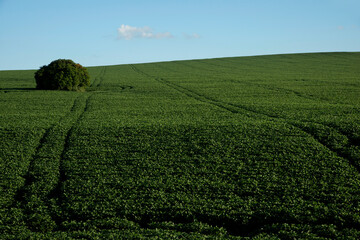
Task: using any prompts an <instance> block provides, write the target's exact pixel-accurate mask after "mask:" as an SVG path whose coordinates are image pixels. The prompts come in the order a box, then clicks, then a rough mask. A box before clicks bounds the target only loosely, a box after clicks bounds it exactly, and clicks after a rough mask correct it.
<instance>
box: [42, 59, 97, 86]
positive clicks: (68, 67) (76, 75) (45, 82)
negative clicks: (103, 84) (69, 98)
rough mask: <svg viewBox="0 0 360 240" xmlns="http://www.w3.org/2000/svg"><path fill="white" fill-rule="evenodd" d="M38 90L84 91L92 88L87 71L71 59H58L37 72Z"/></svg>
mask: <svg viewBox="0 0 360 240" xmlns="http://www.w3.org/2000/svg"><path fill="white" fill-rule="evenodd" d="M35 80H36V88H37V89H43V90H73V91H83V90H85V88H86V87H88V86H90V76H89V73H88V71H87V69H86V68H85V67H83V66H81V65H80V64H77V63H74V62H73V61H72V60H69V59H58V60H55V61H53V62H51V63H50V64H49V65H45V66H42V67H41V68H40V69H39V70H38V71H36V72H35Z"/></svg>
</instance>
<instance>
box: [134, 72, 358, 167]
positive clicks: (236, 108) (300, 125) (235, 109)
mask: <svg viewBox="0 0 360 240" xmlns="http://www.w3.org/2000/svg"><path fill="white" fill-rule="evenodd" d="M131 67H132V69H133V70H134V71H135V72H137V73H139V74H141V75H144V76H146V77H148V78H151V79H154V80H156V81H158V82H160V83H163V84H165V85H167V86H169V87H171V88H173V89H175V90H177V91H179V92H181V93H183V94H185V95H187V96H188V97H190V98H194V99H196V100H198V101H201V102H205V103H208V104H211V105H214V106H217V107H220V108H222V109H224V110H226V111H229V112H231V113H236V114H237V113H242V114H246V115H247V116H249V117H252V118H257V119H259V117H261V118H267V119H271V120H275V121H281V122H283V123H286V124H289V125H291V126H293V127H295V128H296V129H299V130H300V131H302V132H304V133H306V134H307V135H309V136H311V137H312V138H313V139H314V140H315V141H316V142H317V143H319V144H320V145H322V146H323V147H324V148H326V149H328V151H330V152H332V153H333V154H335V155H336V156H339V157H341V158H343V159H345V160H346V161H347V162H348V163H349V165H351V166H352V167H354V168H355V170H356V171H357V172H358V173H359V174H360V164H358V163H357V161H358V159H356V158H355V157H351V155H349V154H346V153H344V152H342V151H339V150H338V149H335V148H334V147H332V146H329V144H327V143H326V142H325V141H324V140H322V139H321V138H320V137H319V136H317V135H316V134H314V133H313V132H312V131H310V130H309V129H308V128H306V127H304V123H306V121H292V120H288V119H286V118H282V117H279V116H276V115H270V114H269V113H265V112H261V111H258V110H254V109H252V108H250V107H248V106H245V105H240V104H233V103H227V102H224V101H221V100H215V99H212V98H210V97H208V96H206V95H203V94H199V93H197V92H195V91H193V90H190V89H187V88H185V87H182V86H179V85H177V84H175V83H172V82H169V81H166V80H165V79H163V78H157V77H154V76H151V75H150V74H148V73H145V72H143V71H141V70H139V69H138V68H136V67H135V66H134V65H131ZM249 113H250V114H249ZM308 123H313V122H308ZM345 137H346V136H345Z"/></svg>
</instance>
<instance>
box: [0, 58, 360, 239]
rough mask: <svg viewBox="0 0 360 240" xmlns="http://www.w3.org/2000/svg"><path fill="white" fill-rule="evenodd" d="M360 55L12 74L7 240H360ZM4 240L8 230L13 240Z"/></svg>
mask: <svg viewBox="0 0 360 240" xmlns="http://www.w3.org/2000/svg"><path fill="white" fill-rule="evenodd" d="M359 63H360V54H359V53H319V54H292V55H291V54H288V55H273V56H258V57H242V58H223V59H209V60H193V61H174V62H164V63H149V64H135V65H119V66H106V67H94V68H89V72H90V75H91V76H92V80H91V81H92V86H91V88H90V89H89V91H87V92H85V93H78V92H61V91H55V92H52V91H36V90H34V87H35V83H34V80H33V71H2V72H0V136H1V141H0V170H1V172H0V179H1V181H0V183H1V185H0V188H1V189H0V190H1V191H0V192H1V193H0V236H1V238H15V239H19V238H27V237H29V236H32V237H35V238H46V237H53V238H66V237H72V238H86V237H89V238H96V237H98V238H115V239H116V238H120V237H130V238H140V237H160V238H195V239H199V238H234V239H237V238H239V239H241V238H244V237H253V238H259V239H263V238H272V237H274V238H301V237H302V238H315V237H318V238H324V239H326V238H330V239H333V238H344V237H345V238H351V237H352V238H354V239H356V238H359V237H360V214H359V212H360V188H359V185H360V173H359V171H360V161H359V159H360V114H359V110H360V108H359V107H360V106H359V104H360V94H359V93H360V68H359ZM1 234H2V235H1Z"/></svg>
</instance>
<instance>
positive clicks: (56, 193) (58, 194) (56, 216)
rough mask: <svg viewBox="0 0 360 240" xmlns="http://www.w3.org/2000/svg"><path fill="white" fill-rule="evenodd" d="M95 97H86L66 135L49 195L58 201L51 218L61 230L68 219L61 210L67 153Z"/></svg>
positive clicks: (92, 95)
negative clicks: (56, 173) (54, 181)
mask: <svg viewBox="0 0 360 240" xmlns="http://www.w3.org/2000/svg"><path fill="white" fill-rule="evenodd" d="M94 96H95V93H93V94H91V95H88V96H87V97H86V99H85V104H84V106H82V107H81V110H80V111H79V112H80V113H79V114H78V115H77V117H76V119H74V121H73V122H72V125H71V126H70V127H69V129H68V130H67V132H66V135H65V139H64V143H63V146H62V151H61V155H60V159H59V161H60V162H59V169H58V172H59V174H58V175H59V178H58V181H57V184H56V186H55V187H54V188H53V189H52V191H51V192H50V194H49V196H50V199H55V201H56V208H57V209H53V211H52V212H53V213H52V216H51V217H52V219H53V220H54V221H55V222H56V226H57V228H60V226H61V223H62V222H63V221H64V220H65V217H66V216H64V211H63V210H60V209H62V206H63V201H64V197H63V194H62V187H63V184H64V182H65V181H66V179H67V176H66V170H65V167H64V165H65V164H64V161H65V160H66V159H67V158H68V156H67V152H68V150H69V148H70V147H71V138H72V136H73V135H74V134H75V129H76V128H77V125H78V124H79V123H80V121H81V120H82V119H83V118H84V115H85V114H86V112H87V111H88V109H89V103H90V100H91V99H92V98H93V97H94ZM59 210H60V211H59ZM56 211H58V212H56Z"/></svg>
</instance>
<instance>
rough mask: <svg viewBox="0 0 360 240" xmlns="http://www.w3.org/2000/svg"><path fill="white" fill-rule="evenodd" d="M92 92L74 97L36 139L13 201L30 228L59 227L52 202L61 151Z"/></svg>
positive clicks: (60, 168) (61, 173)
mask: <svg viewBox="0 0 360 240" xmlns="http://www.w3.org/2000/svg"><path fill="white" fill-rule="evenodd" d="M93 95H94V94H92V95H87V94H85V93H82V94H81V95H80V96H79V97H77V98H76V99H75V100H74V103H73V105H72V106H71V108H70V110H69V112H68V113H67V114H66V115H65V116H64V117H63V118H61V119H60V120H59V121H58V122H57V123H55V124H54V125H52V126H51V127H50V128H49V129H47V130H46V131H45V133H44V134H43V136H42V137H41V139H40V141H39V144H38V146H37V148H36V150H35V154H34V156H33V158H32V160H31V162H30V164H29V168H28V172H27V174H26V176H25V184H24V186H23V187H22V188H21V189H20V190H19V192H18V196H19V198H18V199H19V202H18V203H17V207H19V208H20V209H22V211H23V213H24V216H25V220H26V221H25V222H26V225H27V226H28V228H29V229H30V230H32V231H52V230H53V229H54V228H57V227H58V226H59V225H58V223H59V222H58V221H57V220H58V217H57V215H56V214H55V213H56V212H58V213H59V211H58V210H59V206H56V205H54V200H55V202H56V203H57V201H56V200H57V199H58V197H59V193H60V192H59V186H61V185H62V181H63V179H64V176H65V174H64V171H63V161H64V157H65V153H66V151H67V149H68V147H69V145H70V141H69V139H70V135H71V133H72V129H73V128H74V126H75V125H76V124H77V123H78V122H79V121H80V120H81V118H83V115H84V114H85V112H86V111H87V109H88V105H89V100H90V97H91V96H93ZM15 204H16V203H15ZM60 213H61V211H60Z"/></svg>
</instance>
